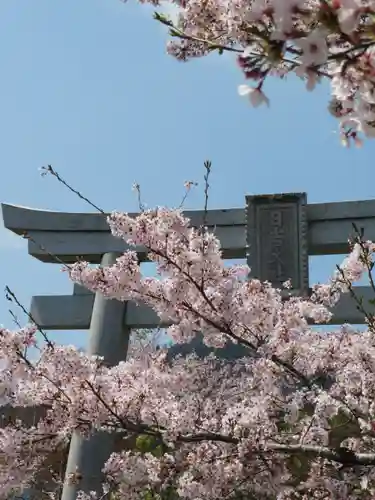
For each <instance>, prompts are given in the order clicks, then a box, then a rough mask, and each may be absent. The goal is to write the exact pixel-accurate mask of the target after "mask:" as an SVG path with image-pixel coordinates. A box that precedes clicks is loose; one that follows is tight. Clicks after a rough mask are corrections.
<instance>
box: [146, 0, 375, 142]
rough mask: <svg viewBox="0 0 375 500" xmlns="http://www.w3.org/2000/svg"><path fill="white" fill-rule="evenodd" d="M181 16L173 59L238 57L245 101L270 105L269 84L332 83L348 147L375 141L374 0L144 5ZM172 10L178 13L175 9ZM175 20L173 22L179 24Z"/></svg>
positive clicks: (333, 104)
mask: <svg viewBox="0 0 375 500" xmlns="http://www.w3.org/2000/svg"><path fill="white" fill-rule="evenodd" d="M141 3H150V4H152V5H154V6H156V7H160V6H163V4H164V5H165V4H167V6H168V7H172V8H175V9H176V16H177V20H176V19H172V18H171V17H170V16H168V15H165V14H163V13H162V11H161V12H156V13H155V18H156V19H157V20H158V21H160V22H161V23H163V24H164V25H166V26H167V27H168V28H169V32H170V35H171V36H172V38H173V39H172V40H171V41H170V42H169V43H168V47H167V51H168V53H169V54H171V55H172V56H173V57H175V58H177V59H178V60H180V61H188V60H190V59H193V58H196V57H203V56H207V55H209V54H211V53H212V52H216V53H219V54H222V53H223V52H229V53H232V54H233V55H234V56H235V57H236V59H237V64H238V65H239V67H240V69H241V71H242V73H243V77H244V79H245V80H248V81H249V82H250V85H247V84H245V83H243V84H241V85H240V86H239V89H238V90H239V93H240V95H242V96H244V97H245V98H247V99H249V101H250V103H251V104H252V105H253V106H259V105H261V104H267V105H268V104H269V97H268V96H267V93H266V90H265V87H266V85H265V82H266V80H267V79H268V78H270V77H275V78H280V79H285V78H286V77H287V76H289V75H291V74H293V75H296V76H297V77H299V78H301V79H302V80H304V81H305V85H306V89H307V90H308V91H311V90H313V89H314V88H315V86H316V84H318V83H319V82H321V81H322V80H327V79H328V80H329V82H330V87H331V94H332V99H331V101H330V102H329V103H328V109H329V111H330V113H331V114H332V115H333V116H334V117H336V118H337V119H338V121H339V127H340V130H341V134H342V142H343V144H344V145H349V142H350V141H351V140H353V141H354V142H355V143H356V144H357V145H360V144H361V138H360V135H362V134H364V136H365V137H370V138H372V137H375V107H374V106H375V93H374V88H375V87H374V85H375V52H374V43H375V2H374V1H373V0H203V1H202V0H167V1H164V2H163V1H161V0H160V1H159V0H141ZM169 10H170V9H169ZM176 16H173V17H176Z"/></svg>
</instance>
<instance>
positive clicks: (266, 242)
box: [247, 194, 308, 293]
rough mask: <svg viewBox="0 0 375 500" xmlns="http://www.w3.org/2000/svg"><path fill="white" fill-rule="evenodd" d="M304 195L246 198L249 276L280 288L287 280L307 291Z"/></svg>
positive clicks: (294, 287)
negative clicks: (250, 269) (250, 270)
mask: <svg viewBox="0 0 375 500" xmlns="http://www.w3.org/2000/svg"><path fill="white" fill-rule="evenodd" d="M305 204H306V196H305V195H304V194H296V195H294V194H291V195H288V194H286V195H276V196H253V197H248V198H247V225H248V228H247V229H248V230H247V238H248V248H249V257H248V261H249V265H250V267H251V268H252V272H251V274H252V276H255V277H257V278H259V279H261V280H264V281H270V282H271V283H272V285H273V286H276V287H280V286H281V285H282V283H284V282H285V281H287V280H289V279H290V280H291V281H292V288H293V289H294V290H298V291H299V292H302V293H304V292H305V291H306V289H307V288H308V276H307V264H308V262H307V258H308V257H307V249H306V246H307V245H306V241H305V238H306V231H305V227H304V226H305V214H304V209H305Z"/></svg>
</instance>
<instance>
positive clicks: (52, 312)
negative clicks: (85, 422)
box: [2, 193, 375, 500]
mask: <svg viewBox="0 0 375 500" xmlns="http://www.w3.org/2000/svg"><path fill="white" fill-rule="evenodd" d="M2 211H3V219H4V225H5V227H6V228H7V229H9V230H11V231H13V232H14V233H16V234H19V235H23V234H25V233H27V234H28V235H29V236H30V239H29V241H28V252H29V254H30V255H31V256H33V257H35V258H37V259H39V260H40V261H42V262H49V263H55V262H56V258H57V260H58V261H60V262H61V261H62V262H64V263H72V262H75V261H76V260H77V256H80V257H82V258H84V259H85V260H87V261H89V262H91V263H96V264H98V263H101V264H102V265H103V266H106V265H110V264H111V263H113V262H114V261H115V259H116V256H118V255H120V254H121V253H122V252H124V251H126V249H127V248H128V247H127V245H126V244H125V243H124V242H123V241H122V240H120V239H117V238H114V237H113V236H112V235H111V234H110V231H109V227H108V225H107V223H106V216H104V215H102V214H82V213H75V214H73V213H63V212H50V211H44V210H33V209H29V208H24V207H19V206H14V205H8V204H2ZM133 215H134V216H135V215H136V214H133ZM185 215H186V216H187V217H189V218H190V220H191V224H192V225H193V226H195V227H199V226H200V225H201V224H202V222H203V220H205V223H206V225H207V226H208V229H209V230H211V231H215V233H216V235H217V236H218V238H219V239H220V242H221V246H222V252H223V258H225V259H236V258H247V260H248V262H249V265H250V266H251V268H252V273H251V274H252V276H255V277H257V278H260V279H261V280H268V281H270V282H271V283H272V284H273V285H274V286H276V287H280V285H281V284H282V283H283V282H284V281H286V280H287V279H291V280H292V284H293V290H292V291H293V292H294V293H296V294H299V295H301V294H307V293H308V290H309V281H308V256H309V255H333V254H345V253H347V252H348V237H349V236H350V234H351V233H352V223H355V224H356V225H357V226H358V227H361V228H363V230H364V233H365V235H366V238H368V239H371V240H375V201H373V200H370V201H355V202H340V203H318V204H307V195H306V193H297V194H296V193H291V194H276V195H262V196H247V197H246V206H245V208H240V209H238V208H237V209H222V210H209V211H208V212H207V213H206V214H205V213H204V212H203V211H189V212H185ZM136 250H137V253H138V256H139V259H140V261H145V260H146V259H147V255H146V252H145V249H142V248H137V249H136ZM249 254H250V256H249ZM358 292H359V295H360V296H362V297H363V298H364V300H368V299H370V298H372V290H371V289H370V287H358ZM333 313H334V316H333V319H332V324H342V323H352V324H362V323H364V317H363V315H362V314H361V313H360V312H359V311H358V310H357V308H356V305H355V304H354V303H353V301H352V300H351V298H350V297H349V296H348V295H345V296H343V298H342V299H341V301H340V302H339V304H338V305H337V306H336V307H335V308H334V310H333ZM31 315H32V317H33V318H34V319H35V321H36V322H37V324H38V325H39V326H40V327H41V328H44V329H46V330H84V329H90V338H89V341H90V346H89V352H90V353H92V354H98V355H100V356H103V357H104V359H105V361H106V362H107V363H108V364H109V365H115V364H117V363H118V362H119V361H121V360H123V359H125V357H126V351H127V344H128V340H129V336H130V332H131V329H132V328H157V327H159V326H167V325H162V324H160V320H159V318H158V316H157V315H156V314H155V313H154V311H153V310H151V309H150V308H148V307H146V306H136V305H135V304H134V303H132V302H128V303H121V302H117V301H115V300H108V299H105V298H104V297H103V296H101V295H100V294H96V295H94V294H93V293H91V292H88V291H87V290H86V289H83V288H82V287H81V286H78V285H74V288H73V295H67V296H66V295H65V296H35V297H33V299H32V303H31ZM108 332H111V333H110V335H109V334H108ZM192 345H194V346H195V347H196V348H198V350H199V348H202V347H204V346H203V345H202V344H201V343H200V344H199V342H198V344H197V343H195V344H194V343H193V344H192ZM229 347H230V349H232V351H231V352H233V353H234V351H233V345H231V346H229ZM179 349H180V350H181V351H184V350H186V348H184V347H183V346H182V347H179V346H175V347H172V349H171V350H172V351H173V352H176V351H177V350H179ZM112 445H113V442H112V439H111V436H109V435H108V434H104V433H98V434H96V435H95V436H94V437H93V438H91V439H90V440H88V441H83V440H82V439H81V438H80V437H79V436H78V435H75V436H73V439H72V442H71V446H70V451H69V458H68V464H67V470H66V473H67V474H69V473H70V472H75V471H76V469H77V468H78V469H79V470H80V472H81V475H82V481H81V483H80V484H79V489H83V490H86V491H89V490H95V489H97V488H99V487H100V483H101V480H100V477H101V469H102V466H103V463H104V462H105V460H106V458H107V457H108V455H109V454H110V452H111V449H112ZM77 488H78V486H77V485H72V484H68V483H67V484H66V485H65V486H64V491H63V495H62V500H74V499H75V497H76V493H77Z"/></svg>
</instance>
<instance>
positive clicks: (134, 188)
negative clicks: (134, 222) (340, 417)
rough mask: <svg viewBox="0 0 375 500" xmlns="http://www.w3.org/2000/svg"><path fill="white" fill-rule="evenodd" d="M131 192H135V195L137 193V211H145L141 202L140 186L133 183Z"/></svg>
mask: <svg viewBox="0 0 375 500" xmlns="http://www.w3.org/2000/svg"><path fill="white" fill-rule="evenodd" d="M133 191H136V193H137V198H138V208H139V211H140V212H144V211H145V206H144V204H143V202H142V193H141V185H140V184H138V182H135V183H134V184H133Z"/></svg>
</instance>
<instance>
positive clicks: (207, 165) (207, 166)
mask: <svg viewBox="0 0 375 500" xmlns="http://www.w3.org/2000/svg"><path fill="white" fill-rule="evenodd" d="M211 167H212V163H211V162H210V161H209V160H207V161H205V162H204V168H205V169H206V172H205V174H204V212H203V227H206V225H207V215H208V190H209V188H210V185H209V183H208V180H209V177H210V173H211Z"/></svg>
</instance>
